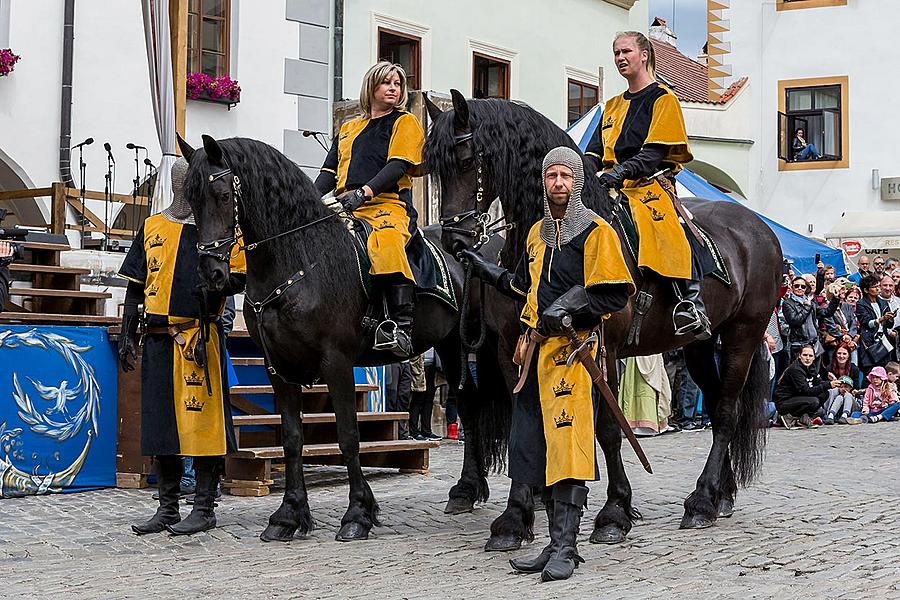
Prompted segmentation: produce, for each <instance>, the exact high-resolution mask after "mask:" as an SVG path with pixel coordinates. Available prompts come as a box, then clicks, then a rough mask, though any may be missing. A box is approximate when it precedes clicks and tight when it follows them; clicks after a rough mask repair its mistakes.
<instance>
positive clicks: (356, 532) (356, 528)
mask: <svg viewBox="0 0 900 600" xmlns="http://www.w3.org/2000/svg"><path fill="white" fill-rule="evenodd" d="M334 539H336V540H337V541H339V542H355V541H356V540H367V539H369V529H368V528H367V527H364V526H363V525H360V524H359V523H355V522H352V521H351V522H350V523H346V524H344V525H342V526H341V529H340V530H339V531H338V532H337V535H336V536H334Z"/></svg>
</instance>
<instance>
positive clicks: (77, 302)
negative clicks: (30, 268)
mask: <svg viewBox="0 0 900 600" xmlns="http://www.w3.org/2000/svg"><path fill="white" fill-rule="evenodd" d="M9 295H10V298H13V297H20V298H31V299H32V304H33V307H32V309H31V311H30V312H35V313H52V314H61V315H66V314H76V315H77V314H82V315H96V314H98V313H99V312H100V310H99V308H100V307H99V302H100V301H101V300H107V299H109V298H112V294H110V293H109V292H86V291H82V290H72V289H68V290H60V289H49V288H22V287H11V288H9ZM10 302H11V303H12V301H11V300H10ZM13 306H14V307H16V306H18V305H15V304H14V305H13ZM20 312H25V311H24V310H23V311H20Z"/></svg>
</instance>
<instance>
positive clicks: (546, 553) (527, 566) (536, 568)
mask: <svg viewBox="0 0 900 600" xmlns="http://www.w3.org/2000/svg"><path fill="white" fill-rule="evenodd" d="M552 489H553V488H551V487H544V490H543V491H542V492H541V499H542V500H543V502H544V508H545V509H547V526H548V529H551V530H552V528H553V495H552V494H551V490H552ZM550 537H551V540H552V537H553V535H552V531H551V536H550ZM552 553H553V542H552V541H551V542H550V543H549V544H547V546H546V547H545V548H544V549H543V550H541V553H540V554H538V555H537V556H535V557H534V558H513V559H511V560H510V561H509V564H510V565H511V566H512V568H513V569H515V570H516V571H520V572H522V573H540V572H541V571H543V570H544V567H545V566H546V565H547V561H548V560H550V555H551V554H552Z"/></svg>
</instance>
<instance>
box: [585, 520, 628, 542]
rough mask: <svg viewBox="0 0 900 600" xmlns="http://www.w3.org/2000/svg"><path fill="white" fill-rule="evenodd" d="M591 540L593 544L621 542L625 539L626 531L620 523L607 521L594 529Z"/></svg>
mask: <svg viewBox="0 0 900 600" xmlns="http://www.w3.org/2000/svg"><path fill="white" fill-rule="evenodd" d="M590 541H591V543H592V544H621V543H622V542H624V541H625V532H624V531H622V529H621V528H620V527H619V526H618V525H614V524H612V523H607V524H606V525H603V526H602V527H598V528H597V529H594V532H593V533H592V534H591V538H590Z"/></svg>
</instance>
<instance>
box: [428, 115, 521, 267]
mask: <svg viewBox="0 0 900 600" xmlns="http://www.w3.org/2000/svg"><path fill="white" fill-rule="evenodd" d="M474 136H475V133H474V132H472V131H469V132H466V133H462V134H459V135H456V136H455V137H454V138H453V145H454V146H462V145H463V144H465V145H466V148H465V149H466V151H467V153H468V156H467V157H466V158H468V157H469V156H474V157H475V176H476V182H477V185H478V187H477V188H476V191H475V206H474V208H472V210H466V211H463V212H459V213H456V214H455V215H452V216H450V217H441V219H440V224H441V228H442V229H443V230H444V231H448V232H450V233H456V234H459V235H464V236H468V237H472V238H475V243H474V244H473V245H472V248H471V249H472V250H473V251H476V252H477V251H478V249H479V248H481V247H482V246H484V245H485V244H486V243H488V241H489V240H490V239H491V237H492V236H493V235H495V234H497V233H500V232H501V231H506V230H508V229H512V228H513V227H514V226H515V224H514V223H507V224H505V225H501V223H502V222H503V221H505V220H506V217H505V216H501V217H500V218H499V219H496V220H494V221H491V215H490V213H488V212H486V211H482V210H481V205H482V203H483V201H484V164H483V163H484V152H483V151H481V150H479V151H477V152H473V151H472V148H471V143H472V140H473V139H474ZM470 219H474V221H475V226H474V227H473V228H472V229H467V228H465V227H461V226H460V225H462V224H463V223H465V222H466V221H468V220H470Z"/></svg>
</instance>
